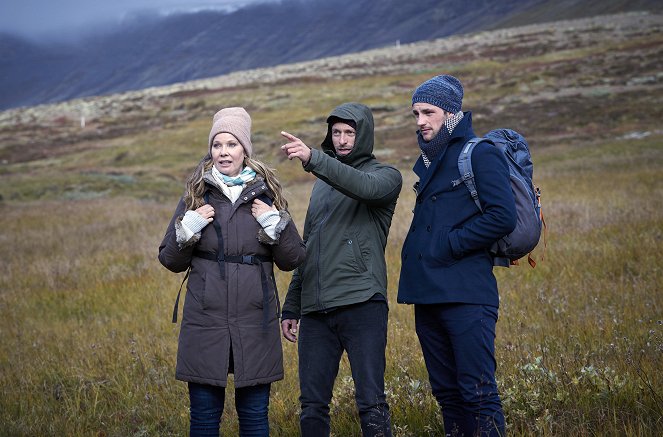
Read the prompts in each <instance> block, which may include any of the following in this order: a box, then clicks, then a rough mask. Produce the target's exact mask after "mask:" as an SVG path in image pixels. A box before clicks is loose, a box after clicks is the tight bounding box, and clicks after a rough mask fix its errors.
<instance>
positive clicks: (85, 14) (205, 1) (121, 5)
mask: <svg viewBox="0 0 663 437" xmlns="http://www.w3.org/2000/svg"><path fill="white" fill-rule="evenodd" d="M275 1H279V0H113V1H106V0H104V1H99V0H58V1H52V0H20V1H15V0H7V1H4V2H2V3H0V32H2V33H9V34H13V35H16V36H21V37H24V38H28V39H30V40H33V41H40V40H44V39H45V38H49V39H56V40H60V39H66V40H69V41H71V40H74V39H75V38H78V37H80V36H81V35H85V34H89V33H94V32H96V31H98V30H99V29H100V28H102V29H107V30H110V28H111V27H112V26H117V25H119V24H122V23H123V22H127V21H132V20H136V19H140V18H141V17H147V16H153V17H159V16H161V17H163V16H165V15H170V14H175V13H188V12H197V11H201V10H216V11H221V12H233V11H235V10H237V9H239V8H242V7H245V6H247V5H250V4H257V3H268V2H275Z"/></svg>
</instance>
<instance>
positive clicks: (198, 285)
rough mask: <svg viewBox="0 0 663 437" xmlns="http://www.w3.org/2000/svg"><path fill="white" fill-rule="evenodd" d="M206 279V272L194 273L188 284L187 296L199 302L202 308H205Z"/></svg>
mask: <svg viewBox="0 0 663 437" xmlns="http://www.w3.org/2000/svg"><path fill="white" fill-rule="evenodd" d="M206 282H207V281H206V277H205V271H204V270H198V271H195V272H194V271H192V273H191V275H190V276H189V282H188V283H187V286H186V288H187V294H189V295H190V296H191V297H193V299H194V300H195V301H196V302H198V305H199V306H200V307H201V308H205V285H206Z"/></svg>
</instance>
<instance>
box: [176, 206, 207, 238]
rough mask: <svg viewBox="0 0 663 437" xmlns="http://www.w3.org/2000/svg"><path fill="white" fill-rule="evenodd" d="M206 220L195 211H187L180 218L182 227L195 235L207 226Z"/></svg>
mask: <svg viewBox="0 0 663 437" xmlns="http://www.w3.org/2000/svg"><path fill="white" fill-rule="evenodd" d="M207 223H208V221H207V219H206V218H204V217H203V216H202V215H200V214H198V213H197V212H196V211H187V212H186V214H184V217H183V218H182V225H184V226H186V227H187V228H188V229H189V230H190V231H191V232H192V233H194V234H196V233H198V232H200V231H202V230H203V228H204V227H205V226H207Z"/></svg>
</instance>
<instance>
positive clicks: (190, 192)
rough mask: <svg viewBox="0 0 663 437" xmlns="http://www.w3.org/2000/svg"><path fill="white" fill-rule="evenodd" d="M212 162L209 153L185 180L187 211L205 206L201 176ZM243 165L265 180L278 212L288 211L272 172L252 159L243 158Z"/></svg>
mask: <svg viewBox="0 0 663 437" xmlns="http://www.w3.org/2000/svg"><path fill="white" fill-rule="evenodd" d="M213 165H214V162H213V161H212V155H210V154H209V153H208V154H207V155H206V156H205V157H204V158H203V159H201V160H200V162H199V163H198V165H197V166H196V169H195V170H194V171H193V173H191V175H190V176H189V177H188V178H187V181H186V185H185V190H184V203H185V204H186V209H187V210H191V209H193V210H195V209H196V208H199V207H201V206H203V205H204V204H205V199H204V198H203V196H204V194H205V190H206V187H205V180H204V179H203V176H204V175H205V173H206V172H207V171H209V170H210V169H211V168H212V166H213ZM244 165H245V166H248V167H251V168H252V169H253V170H255V172H256V173H257V174H259V175H260V176H262V177H263V179H265V183H266V184H267V188H269V190H270V191H271V192H272V193H273V194H274V206H276V209H278V210H279V211H282V210H287V209H288V201H287V200H285V197H283V188H282V187H281V183H280V182H279V180H278V179H276V175H275V174H274V170H272V169H271V168H269V167H267V166H266V165H265V164H264V163H263V162H260V161H258V160H257V159H253V158H246V157H245V158H244Z"/></svg>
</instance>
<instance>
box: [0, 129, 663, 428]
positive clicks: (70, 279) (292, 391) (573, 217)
mask: <svg viewBox="0 0 663 437" xmlns="http://www.w3.org/2000/svg"><path fill="white" fill-rule="evenodd" d="M662 152H663V139H662V138H661V137H660V136H653V137H648V138H645V139H640V140H615V141H612V142H601V143H595V144H585V145H582V146H573V147H572V146H557V147H550V148H546V149H540V150H535V151H534V154H535V155H534V156H535V165H536V167H535V168H536V175H537V182H538V183H539V184H540V185H541V186H542V187H543V202H544V211H545V217H546V220H547V222H548V237H547V238H548V243H547V247H546V249H545V259H544V260H541V259H540V258H541V257H542V256H543V250H542V249H541V248H539V249H537V251H536V256H537V258H538V259H539V265H538V266H537V267H536V269H531V268H529V267H525V266H521V267H516V268H511V269H508V270H507V269H500V270H496V273H497V276H498V280H499V284H500V289H501V299H502V300H501V308H500V320H499V323H498V332H497V336H498V338H497V352H496V355H497V361H498V366H499V368H498V375H497V376H498V383H499V386H500V389H501V392H502V397H503V402H504V408H505V413H506V416H507V422H508V428H509V433H510V434H511V435H546V436H547V435H550V436H552V435H608V436H621V435H627V436H648V435H657V434H658V432H657V431H658V429H659V428H660V426H661V425H662V421H663V419H662V411H663V380H662V376H661V373H662V372H661V370H663V366H662V365H661V362H662V360H661V358H662V354H663V336H662V332H663V326H662V325H663V309H662V308H663V293H662V292H661V283H663V277H662V275H663V272H662V269H661V266H663V259H662V257H663V255H662V254H661V251H660V248H661V239H662V238H663V213H662V211H663V205H662V203H663V179H662V178H661V175H662V174H663V153H662ZM293 165H294V164H293ZM403 173H404V177H405V184H404V188H403V191H402V193H401V197H400V200H399V203H398V210H397V212H396V215H395V217H394V222H393V226H392V229H391V235H390V239H389V244H388V248H387V260H388V265H389V280H390V286H389V303H390V307H391V311H390V323H389V342H388V349H387V357H388V364H387V373H386V384H387V390H388V396H389V402H390V405H391V411H392V420H393V427H394V431H395V434H396V435H398V436H420V435H440V433H441V432H442V424H441V420H440V415H439V411H438V408H437V406H436V404H435V402H434V400H433V398H432V396H431V395H430V388H429V384H428V381H427V375H426V371H425V366H424V363H423V360H422V357H421V351H420V349H419V345H418V342H417V339H416V335H415V333H414V327H413V311H412V308H411V307H409V306H403V305H398V304H396V302H395V300H396V289H397V282H398V273H399V268H400V258H399V251H400V246H401V243H402V240H403V237H404V234H405V233H406V231H407V227H408V225H409V220H410V218H411V212H410V211H411V208H412V204H413V192H412V190H411V189H410V186H411V185H412V183H413V182H414V178H413V175H412V174H411V172H409V171H408V170H407V169H404V170H403ZM287 192H288V195H289V198H290V203H291V210H292V214H293V216H294V217H295V219H296V221H297V223H298V225H299V227H300V230H301V223H302V221H303V218H304V214H305V208H306V205H307V200H308V195H309V192H310V182H299V183H291V184H289V185H288V186H287ZM176 200H177V199H172V202H164V203H155V202H151V201H141V200H136V199H133V198H126V197H119V198H106V199H92V200H75V201H68V202H49V201H44V202H31V203H27V204H12V205H11V206H9V205H4V206H2V207H0V208H1V210H0V211H1V213H0V229H2V232H1V233H0V238H1V243H2V244H0V256H1V258H2V260H3V262H2V264H0V269H1V270H0V288H1V289H2V293H0V315H1V318H0V345H1V347H0V386H1V387H2V396H1V397H0V423H1V424H2V426H1V427H0V435H6V436H23V435H24V436H28V435H30V436H31V435H67V436H93V435H94V436H127V435H150V436H152V435H154V436H157V435H158V436H166V435H184V434H185V433H186V430H187V424H188V410H187V407H188V399H187V391H186V386H185V384H183V383H181V382H177V381H175V380H174V377H173V373H174V360H175V352H176V342H177V334H178V326H177V325H173V324H172V323H170V313H171V310H172V305H173V302H174V298H175V295H176V292H177V289H178V287H179V282H180V281H181V279H182V278H181V276H179V275H174V274H171V273H169V272H167V271H166V270H165V269H163V268H162V267H161V266H160V265H159V264H158V262H157V260H156V254H157V250H156V249H157V245H158V244H159V242H160V239H161V236H162V234H163V231H164V229H165V226H166V224H167V222H168V220H169V218H170V214H171V212H172V209H173V208H174V206H175V202H176ZM288 280H289V274H286V273H279V274H278V276H277V283H278V286H279V288H280V290H281V292H282V294H283V293H284V292H285V290H286V289H287V283H288ZM284 353H285V364H286V377H285V380H284V381H281V382H278V383H275V384H274V385H273V391H272V398H271V409H270V419H271V428H272V434H273V435H282V436H290V435H296V434H297V430H298V428H297V427H298V425H297V417H298V404H297V396H298V386H297V371H296V368H297V356H296V348H295V346H294V345H291V344H284ZM231 392H232V390H230V391H229V401H228V404H227V405H229V407H228V408H227V409H226V412H225V413H224V421H223V431H224V432H225V433H226V434H227V435H235V434H236V433H237V420H236V415H235V413H234V408H233V407H232V405H233V403H232V398H233V396H232V393H231ZM332 429H333V433H334V435H337V436H348V435H358V433H359V424H358V418H357V415H356V412H355V406H354V394H353V385H352V381H351V377H350V373H349V367H348V363H347V359H345V358H344V359H343V362H342V366H341V370H340V374H339V377H338V380H337V383H336V387H335V391H334V401H333V405H332Z"/></svg>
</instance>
